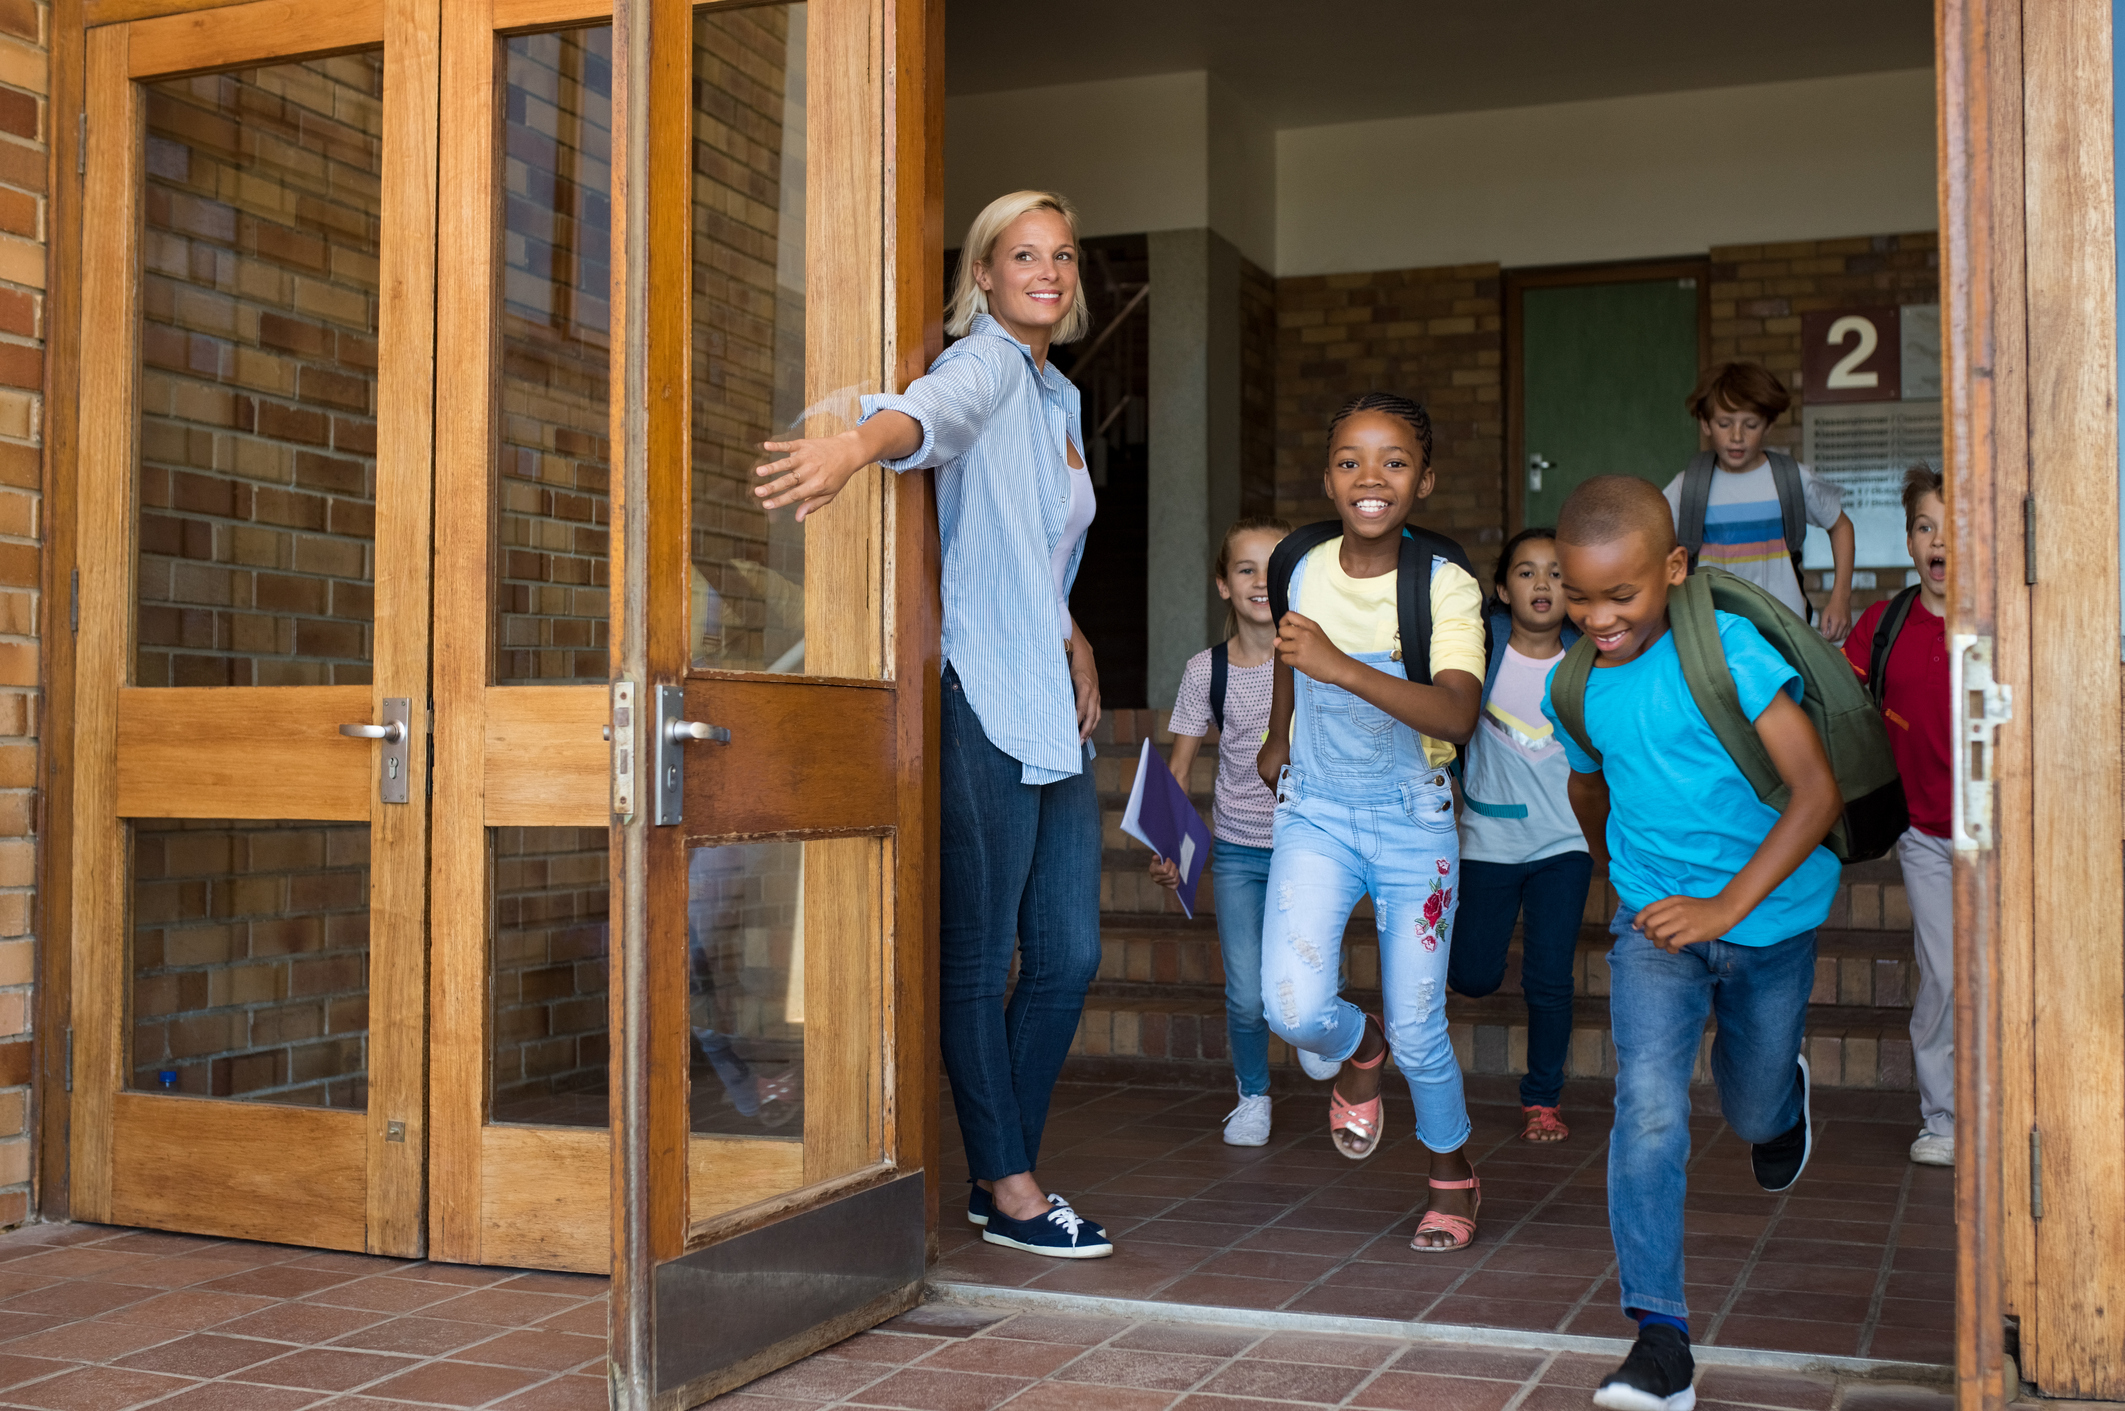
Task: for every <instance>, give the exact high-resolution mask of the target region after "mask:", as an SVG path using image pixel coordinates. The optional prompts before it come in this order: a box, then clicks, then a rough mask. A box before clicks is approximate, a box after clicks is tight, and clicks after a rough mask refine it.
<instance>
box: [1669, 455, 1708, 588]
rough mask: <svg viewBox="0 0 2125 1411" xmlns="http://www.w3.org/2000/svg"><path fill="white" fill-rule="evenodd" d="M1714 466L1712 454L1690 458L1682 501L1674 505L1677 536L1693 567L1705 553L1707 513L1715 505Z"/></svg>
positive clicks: (1685, 474) (1684, 475) (1684, 473)
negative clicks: (1713, 494)
mask: <svg viewBox="0 0 2125 1411" xmlns="http://www.w3.org/2000/svg"><path fill="white" fill-rule="evenodd" d="M1713 469H1714V459H1713V456H1712V453H1711V452H1710V451H1699V452H1698V453H1697V454H1696V455H1694V456H1691V457H1690V465H1689V469H1687V470H1685V471H1683V472H1682V502H1681V503H1680V504H1679V505H1677V506H1676V508H1675V537H1676V538H1677V539H1679V540H1680V541H1681V542H1682V547H1684V548H1685V549H1688V550H1689V551H1690V567H1691V568H1695V567H1697V556H1698V555H1699V554H1701V553H1703V552H1704V516H1705V511H1706V510H1707V509H1709V508H1710V507H1711V504H1712V472H1713Z"/></svg>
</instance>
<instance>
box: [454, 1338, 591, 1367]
mask: <svg viewBox="0 0 2125 1411" xmlns="http://www.w3.org/2000/svg"><path fill="white" fill-rule="evenodd" d="M452 1355H453V1356H454V1357H455V1358H456V1359H457V1360H458V1361H460V1362H492V1363H495V1364H496V1365H498V1366H503V1367H528V1368H530V1369H532V1370H534V1371H540V1372H567V1371H573V1370H574V1369H575V1368H577V1367H580V1366H582V1365H583V1364H584V1363H586V1362H590V1361H593V1360H595V1359H597V1358H600V1357H603V1356H604V1355H605V1339H604V1338H601V1337H598V1338H594V1337H585V1336H584V1335H583V1334H581V1333H556V1332H547V1331H545V1330H544V1329H541V1330H540V1331H538V1332H532V1331H531V1330H529V1329H521V1330H519V1331H516V1332H509V1333H504V1334H502V1335H501V1336H500V1337H498V1338H489V1339H488V1340H487V1341H486V1342H476V1343H474V1344H473V1345H472V1346H470V1347H466V1348H460V1349H459V1350H458V1351H457V1352H456V1353H454V1354H452Z"/></svg>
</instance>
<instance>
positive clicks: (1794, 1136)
mask: <svg viewBox="0 0 2125 1411" xmlns="http://www.w3.org/2000/svg"><path fill="white" fill-rule="evenodd" d="M1799 1082H1800V1120H1799V1121H1798V1122H1795V1123H1794V1124H1793V1126H1792V1128H1791V1130H1789V1131H1787V1132H1786V1134H1785V1135H1784V1136H1780V1137H1773V1138H1771V1140H1769V1141H1767V1142H1758V1143H1756V1144H1755V1145H1754V1146H1752V1147H1750V1148H1749V1164H1750V1165H1751V1166H1752V1167H1754V1168H1755V1171H1756V1184H1757V1185H1759V1186H1762V1187H1763V1188H1764V1189H1765V1190H1767V1191H1782V1190H1785V1189H1787V1188H1788V1187H1790V1186H1791V1185H1792V1184H1793V1183H1794V1182H1795V1181H1797V1180H1799V1179H1800V1173H1801V1172H1802V1171H1805V1170H1807V1169H1808V1157H1809V1156H1810V1155H1812V1154H1813V1153H1814V1151H1815V1122H1814V1119H1813V1117H1812V1116H1811V1115H1810V1113H1809V1111H1808V1101H1809V1098H1810V1096H1811V1095H1812V1094H1811V1089H1812V1086H1813V1084H1812V1080H1811V1079H1810V1078H1809V1076H1808V1060H1807V1059H1805V1058H1803V1059H1802V1060H1800V1078H1799Z"/></svg>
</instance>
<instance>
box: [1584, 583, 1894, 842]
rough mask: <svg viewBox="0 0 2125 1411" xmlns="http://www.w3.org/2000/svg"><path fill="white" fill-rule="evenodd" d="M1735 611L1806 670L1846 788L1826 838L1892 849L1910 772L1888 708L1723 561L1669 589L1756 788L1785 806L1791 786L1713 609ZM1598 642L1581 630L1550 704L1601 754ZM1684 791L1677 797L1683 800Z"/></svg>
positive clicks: (1711, 698)
mask: <svg viewBox="0 0 2125 1411" xmlns="http://www.w3.org/2000/svg"><path fill="white" fill-rule="evenodd" d="M1715 609H1716V610H1717V611H1720V612H1729V613H1732V614H1734V615H1735V616H1736V617H1740V618H1743V619H1745V620H1746V621H1748V622H1749V623H1751V624H1752V625H1754V626H1755V628H1756V630H1757V631H1759V632H1761V633H1762V634H1763V637H1764V640H1765V641H1767V642H1769V643H1770V644H1771V647H1772V649H1773V650H1774V651H1776V652H1777V653H1778V654H1779V655H1780V656H1782V657H1784V658H1785V659H1786V661H1787V663H1788V664H1789V665H1791V666H1792V667H1793V669H1794V670H1795V671H1797V672H1799V673H1800V680H1801V702H1800V706H1801V709H1802V710H1804V711H1806V712H1807V716H1808V721H1809V723H1810V724H1812V725H1814V727H1815V733H1816V734H1817V735H1819V736H1821V737H1822V744H1823V753H1824V754H1826V755H1828V756H1829V758H1830V769H1831V772H1832V773H1834V774H1835V775H1836V776H1837V787H1838V789H1839V790H1840V791H1841V792H1842V793H1843V794H1844V798H1845V807H1844V813H1843V814H1842V815H1841V816H1840V817H1839V818H1838V820H1837V821H1836V822H1835V823H1833V824H1831V825H1830V835H1829V836H1828V837H1827V838H1825V839H1823V846H1824V847H1826V848H1828V849H1829V850H1830V852H1831V853H1832V855H1834V856H1835V857H1836V858H1837V860H1838V861H1839V862H1865V861H1867V860H1869V859H1870V858H1877V857H1881V856H1883V855H1885V854H1886V853H1887V852H1888V851H1889V849H1890V848H1892V847H1894V846H1895V845H1896V840H1897V839H1898V838H1899V837H1901V836H1902V835H1903V832H1904V830H1905V829H1906V828H1908V827H1909V826H1910V823H1911V819H1910V814H1909V812H1908V811H1907V809H1906V808H1905V805H1904V786H1903V781H1902V780H1901V779H1900V778H1898V777H1897V773H1896V761H1895V759H1894V758H1893V757H1891V755H1890V753H1889V732H1888V730H1887V729H1886V728H1885V727H1884V726H1883V725H1882V717H1881V712H1880V711H1879V710H1878V709H1876V708H1875V705H1874V702H1873V700H1872V699H1871V698H1870V697H1869V696H1868V694H1867V692H1866V690H1865V689H1864V688H1863V687H1861V685H1860V683H1859V677H1858V676H1856V675H1855V674H1854V673H1853V671H1852V667H1851V664H1850V663H1848V662H1847V661H1846V660H1845V658H1844V654H1843V653H1842V652H1840V651H1838V649H1837V648H1836V647H1833V646H1831V645H1830V643H1829V642H1827V641H1825V640H1824V639H1823V636H1822V634H1821V633H1819V632H1817V631H1816V630H1815V629H1814V628H1812V627H1810V626H1808V624H1807V623H1805V622H1802V621H1801V620H1800V618H1799V617H1798V616H1796V615H1795V614H1794V612H1793V610H1792V609H1791V608H1789V607H1787V606H1786V605H1785V604H1784V603H1782V602H1780V601H1779V600H1778V599H1777V598H1776V597H1775V596H1773V595H1772V593H1771V592H1770V591H1769V590H1768V589H1765V588H1763V587H1760V586H1758V585H1757V584H1755V583H1751V582H1749V581H1748V580H1747V579H1745V578H1737V577H1735V576H1734V575H1733V574H1731V573H1728V572H1726V571H1724V570H1723V569H1717V568H1700V569H1698V570H1697V571H1696V572H1694V573H1692V574H1691V575H1690V576H1689V577H1688V578H1687V579H1685V580H1684V582H1683V584H1682V586H1681V587H1680V588H1677V589H1675V590H1674V592H1673V593H1671V594H1670V595H1669V596H1668V630H1669V631H1670V632H1672V633H1673V634H1674V636H1675V651H1676V653H1677V654H1678V655H1679V656H1680V657H1681V658H1682V679H1683V680H1684V681H1685V682H1687V683H1688V684H1689V688H1690V697H1691V699H1692V700H1694V701H1695V702H1696V703H1697V709H1698V710H1700V711H1702V712H1703V713H1704V719H1705V723H1706V724H1707V725H1709V726H1711V727H1712V733H1713V734H1714V735H1716V736H1718V737H1719V743H1720V744H1721V745H1723V746H1725V747H1726V752H1727V755H1728V756H1729V757H1730V758H1731V759H1732V760H1733V761H1734V764H1735V766H1736V767H1737V768H1739V769H1740V770H1741V773H1742V777H1743V778H1745V779H1747V780H1748V781H1749V786H1750V787H1751V788H1753V789H1755V790H1756V797H1757V798H1759V799H1761V800H1763V801H1764V803H1766V804H1768V805H1769V806H1770V807H1772V808H1775V809H1783V808H1784V807H1785V804H1786V800H1787V799H1788V798H1789V797H1790V796H1791V791H1790V790H1788V789H1787V788H1786V785H1785V781H1783V780H1782V779H1780V778H1779V777H1778V768H1777V766H1776V765H1774V764H1773V763H1772V762H1771V756H1770V752H1769V751H1767V750H1765V749H1764V747H1763V741H1762V740H1761V739H1760V738H1759V737H1758V736H1757V734H1756V726H1755V724H1754V723H1753V722H1752V721H1751V720H1750V719H1749V718H1748V716H1747V715H1745V714H1744V713H1743V712H1742V709H1741V699H1740V696H1739V695H1738V694H1737V692H1736V689H1735V686H1734V677H1733V673H1731V672H1730V671H1728V669H1727V659H1726V654H1725V652H1724V651H1723V650H1721V648H1720V644H1719V623H1718V621H1717V620H1716V619H1715V618H1714V617H1713V615H1712V614H1713V612H1714V610H1715ZM1593 667H1594V642H1593V639H1592V638H1591V637H1582V638H1580V639H1579V641H1578V643H1577V644H1576V645H1574V646H1573V647H1572V649H1571V650H1570V651H1568V652H1566V653H1565V654H1564V660H1563V661H1561V662H1559V663H1558V664H1557V671H1556V674H1555V675H1554V676H1553V677H1551V678H1550V706H1551V709H1553V710H1555V711H1556V712H1557V719H1558V721H1559V722H1560V723H1562V724H1563V726H1564V728H1565V730H1566V731H1568V732H1569V733H1570V734H1571V737H1572V739H1573V740H1574V741H1575V742H1576V743H1577V744H1578V746H1579V748H1580V749H1581V750H1583V751H1585V753H1586V754H1587V755H1588V756H1589V757H1590V758H1592V759H1593V761H1594V763H1595V764H1597V765H1598V764H1599V763H1601V752H1600V751H1599V750H1597V749H1595V748H1594V746H1593V742H1592V741H1591V740H1589V739H1588V738H1587V734H1586V686H1587V679H1588V678H1589V677H1590V676H1591V675H1592V674H1593ZM1679 802H1680V801H1678V803H1679Z"/></svg>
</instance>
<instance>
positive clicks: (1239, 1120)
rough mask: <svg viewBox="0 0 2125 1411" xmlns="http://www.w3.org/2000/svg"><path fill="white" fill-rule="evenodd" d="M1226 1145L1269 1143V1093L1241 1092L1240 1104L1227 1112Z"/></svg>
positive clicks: (1264, 1144) (1261, 1144)
mask: <svg viewBox="0 0 2125 1411" xmlns="http://www.w3.org/2000/svg"><path fill="white" fill-rule="evenodd" d="M1225 1145H1226V1146H1267V1145H1269V1094H1267V1093H1263V1094H1262V1095H1261V1096H1259V1097H1248V1096H1247V1095H1246V1094H1245V1093H1242V1094H1240V1105H1239V1106H1238V1107H1235V1108H1233V1109H1232V1110H1231V1111H1230V1112H1228V1113H1226V1114H1225Z"/></svg>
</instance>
